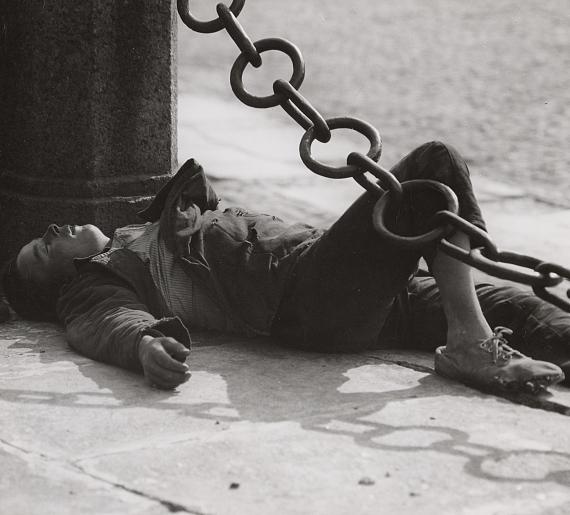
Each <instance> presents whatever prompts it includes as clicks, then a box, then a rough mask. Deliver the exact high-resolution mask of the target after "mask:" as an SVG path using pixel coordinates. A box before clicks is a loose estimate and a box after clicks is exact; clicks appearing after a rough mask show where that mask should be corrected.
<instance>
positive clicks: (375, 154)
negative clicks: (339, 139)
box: [299, 117, 382, 179]
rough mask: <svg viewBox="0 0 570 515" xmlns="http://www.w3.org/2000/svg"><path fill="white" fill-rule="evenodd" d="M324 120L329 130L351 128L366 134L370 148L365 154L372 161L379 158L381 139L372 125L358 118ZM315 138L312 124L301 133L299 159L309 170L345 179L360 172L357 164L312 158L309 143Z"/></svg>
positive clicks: (331, 177) (332, 177)
mask: <svg viewBox="0 0 570 515" xmlns="http://www.w3.org/2000/svg"><path fill="white" fill-rule="evenodd" d="M325 121H326V123H327V125H328V126H329V129H331V130H333V129H351V130H353V131H356V132H359V133H360V134H362V135H364V136H366V138H367V139H368V141H369V142H370V149H369V150H368V153H367V154H366V155H367V156H368V157H369V158H370V159H372V160H373V161H378V159H380V154H381V153H382V141H381V139H380V134H379V133H378V131H377V130H376V128H375V127H374V126H373V125H370V124H369V123H367V122H365V121H363V120H359V119H358V118H348V117H342V118H328V119H327V120H325ZM315 139H316V129H315V127H314V126H313V127H309V129H307V131H306V132H305V134H303V137H302V138H301V143H300V144H299V153H300V154H301V159H302V160H303V163H305V166H306V167H307V168H308V169H309V170H311V171H313V172H315V173H316V174H318V175H322V176H323V177H328V178H329V179H346V178H347V177H354V176H355V175H357V174H359V173H361V171H360V169H359V168H358V166H355V165H345V166H329V165H324V164H322V163H320V162H319V161H317V160H316V159H313V156H312V155H311V145H312V144H313V141H315Z"/></svg>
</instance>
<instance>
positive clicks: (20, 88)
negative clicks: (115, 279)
mask: <svg viewBox="0 0 570 515" xmlns="http://www.w3.org/2000/svg"><path fill="white" fill-rule="evenodd" d="M175 51H176V9H175V3H174V1H173V0H80V1H79V0H1V2H0V241H1V243H2V244H1V245H0V264H1V263H3V262H4V261H5V260H6V258H8V257H9V256H11V255H12V254H13V253H14V252H15V251H16V250H17V249H18V248H19V247H20V246H21V245H22V244H23V243H25V242H26V241H28V240H29V239H31V238H32V237H35V236H37V235H40V234H42V233H43V231H44V230H45V227H46V226H47V225H48V224H49V223H52V222H53V223H58V224H64V223H74V224H84V223H94V224H95V225H97V226H99V227H101V228H102V229H103V230H104V231H105V232H106V233H107V234H109V235H112V231H113V229H114V228H115V227H117V226H120V225H124V224H126V223H132V222H133V221H136V220H137V218H136V214H135V213H136V211H137V210H139V209H141V208H142V207H143V206H144V205H145V204H146V203H147V202H148V199H149V198H150V197H151V196H152V195H153V194H154V193H155V192H156V191H157V190H158V188H159V187H160V186H161V185H163V184H164V182H166V180H167V179H168V178H169V176H170V175H171V174H172V172H173V170H174V168H175V167H176V166H177V159H176V65H175Z"/></svg>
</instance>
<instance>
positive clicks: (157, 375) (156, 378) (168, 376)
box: [147, 369, 191, 389]
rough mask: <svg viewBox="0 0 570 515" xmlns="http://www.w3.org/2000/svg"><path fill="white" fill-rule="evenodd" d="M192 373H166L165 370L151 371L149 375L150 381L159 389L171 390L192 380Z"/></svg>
mask: <svg viewBox="0 0 570 515" xmlns="http://www.w3.org/2000/svg"><path fill="white" fill-rule="evenodd" d="M190 375H191V374H190V372H188V371H187V372H185V373H184V374H178V373H172V372H166V371H164V370H161V369H158V370H149V372H148V374H147V378H148V381H149V382H150V383H151V384H153V385H155V386H158V387H159V388H164V389H171V388H176V387H177V386H178V385H180V384H182V383H185V382H186V381H188V379H190Z"/></svg>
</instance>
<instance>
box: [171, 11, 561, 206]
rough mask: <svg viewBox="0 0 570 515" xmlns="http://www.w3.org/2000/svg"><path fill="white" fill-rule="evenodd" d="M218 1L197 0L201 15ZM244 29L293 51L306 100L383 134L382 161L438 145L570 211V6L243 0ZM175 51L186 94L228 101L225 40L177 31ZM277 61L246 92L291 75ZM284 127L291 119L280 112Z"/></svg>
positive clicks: (229, 56) (229, 50) (250, 79)
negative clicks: (280, 40)
mask: <svg viewBox="0 0 570 515" xmlns="http://www.w3.org/2000/svg"><path fill="white" fill-rule="evenodd" d="M214 5H215V2H210V1H206V0H202V1H197V2H191V6H192V9H193V12H195V13H196V14H197V15H200V16H201V17H202V18H203V19H205V18H206V17H212V12H213V6H214ZM240 21H241V22H242V24H243V25H244V27H245V28H246V30H247V31H248V33H249V34H250V35H251V36H252V38H253V39H260V38H263V37H270V36H283V37H286V38H287V39H290V40H291V41H293V42H295V43H296V44H297V45H298V46H299V47H300V48H301V50H302V51H303V54H304V56H305V59H306V64H307V73H306V79H305V82H304V84H303V87H302V91H303V93H304V94H305V96H307V97H308V98H309V99H310V100H311V101H312V102H313V103H314V104H315V105H316V106H317V107H318V108H319V109H320V110H321V111H322V112H323V113H324V114H325V115H326V116H339V115H352V116H359V117H362V118H364V119H366V120H367V121H369V122H371V123H373V124H374V125H376V126H377V127H378V128H379V130H380V132H381V134H382V136H383V140H384V153H383V157H382V163H384V165H385V166H388V165H390V164H392V163H393V162H395V161H396V160H397V159H398V158H399V157H400V156H402V155H403V154H405V153H406V152H407V151H409V150H410V149H412V148H413V147H415V146H416V145H418V144H419V143H422V142H424V141H427V140H432V139H441V140H444V141H447V142H449V143H452V144H453V145H455V146H456V147H458V148H459V149H460V150H461V152H462V153H463V154H464V155H465V156H466V158H467V160H468V162H469V163H470V165H471V168H472V171H473V172H474V173H475V174H481V175H486V176H489V177H493V178H495V179H498V180H500V181H503V182H506V183H511V184H515V183H516V184H517V185H518V186H522V187H523V188H525V189H526V190H527V191H528V192H529V193H530V194H532V195H535V196H536V197H538V198H542V199H545V200H549V201H552V202H555V203H558V204H560V205H563V206H570V173H569V172H568V169H569V164H570V152H569V150H568V142H569V139H570V116H569V115H570V72H569V70H570V52H569V51H568V50H569V48H570V44H569V43H570V31H568V26H569V22H570V9H569V8H568V2H567V0H542V1H538V0H527V1H525V2H520V1H519V2H516V1H510V0H478V1H477V2H466V1H464V0H431V1H430V2H425V1H422V0H400V1H398V2H387V1H378V0H352V1H351V2H340V1H335V2H322V1H319V0H288V1H287V2H282V1H281V2H278V1H276V0H258V1H253V0H249V1H248V2H246V5H245V8H244V11H243V14H242V15H241V16H240ZM179 42H180V43H179V44H180V53H179V55H180V62H179V86H180V91H181V92H182V93H184V92H188V91H192V92H194V93H205V92H207V93H215V94H217V95H222V96H228V97H229V96H232V93H231V90H230V88H229V79H228V77H229V69H230V67H231V64H232V63H233V60H234V58H235V55H236V49H235V47H234V46H233V43H232V42H231V40H229V37H228V36H227V35H226V34H224V33H220V34H216V35H197V34H194V33H192V32H191V31H189V29H187V28H186V27H184V26H181V28H180V34H179ZM272 54H273V53H269V54H264V58H265V61H266V62H267V63H268V64H269V66H266V67H265V68H262V69H261V70H254V71H252V72H251V73H249V74H246V84H247V85H248V87H249V88H250V89H251V90H252V91H257V92H258V93H264V92H267V93H269V91H270V84H271V82H272V80H274V79H275V78H278V77H288V76H289V74H290V71H289V70H290V65H289V63H288V62H287V61H286V60H285V58H283V59H280V58H278V57H275V56H273V55H272ZM276 74H277V75H276ZM236 102H239V101H238V100H236ZM283 122H284V123H291V122H289V120H288V118H287V117H286V115H285V114H283ZM358 150H360V149H358Z"/></svg>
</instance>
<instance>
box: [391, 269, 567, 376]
mask: <svg viewBox="0 0 570 515" xmlns="http://www.w3.org/2000/svg"><path fill="white" fill-rule="evenodd" d="M475 290H476V294H477V297H478V299H479V302H480V305H481V308H482V310H483V313H484V315H485V318H486V319H487V321H488V323H489V325H490V326H491V327H495V326H506V327H509V328H510V329H511V330H512V331H513V334H512V335H511V336H510V337H509V345H510V346H512V347H513V348H515V349H517V350H519V351H520V352H523V353H524V354H527V355H528V356H530V357H532V358H534V359H537V360H544V361H548V362H551V363H555V364H556V365H558V366H560V367H561V369H562V370H563V371H564V372H565V373H566V381H565V382H566V383H569V382H570V314H569V313H566V312H564V311H562V310H561V309H559V308H557V307H556V306H553V305H551V304H549V303H548V302H546V301H544V300H542V299H540V298H538V297H537V296H536V295H534V294H533V293H531V292H529V291H524V290H522V289H521V288H518V287H515V286H495V285H492V284H488V283H480V284H476V285H475ZM409 300H410V308H411V309H410V318H411V320H410V322H409V323H410V324H411V327H412V332H411V334H410V338H409V345H410V346H411V347H412V348H416V349H420V350H426V351H434V350H435V349H436V348H437V347H439V346H441V345H445V343H446V335H447V330H448V329H447V327H448V326H447V320H446V317H445V313H444V310H443V306H442V302H441V295H440V290H439V287H438V285H437V284H436V282H435V279H434V278H433V277H431V276H428V275H423V276H422V275H418V276H416V277H414V279H413V280H412V281H411V282H410V284H409ZM403 323H405V322H404V320H401V319H400V318H399V315H398V314H396V313H394V315H393V321H392V327H394V326H396V325H398V324H399V325H401V324H403ZM388 331H389V328H387V331H386V333H384V335H383V336H384V340H385V343H393V341H394V337H393V335H392V334H389V333H388Z"/></svg>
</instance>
